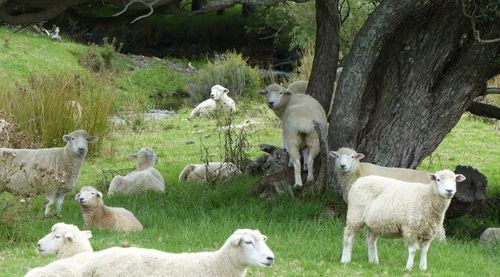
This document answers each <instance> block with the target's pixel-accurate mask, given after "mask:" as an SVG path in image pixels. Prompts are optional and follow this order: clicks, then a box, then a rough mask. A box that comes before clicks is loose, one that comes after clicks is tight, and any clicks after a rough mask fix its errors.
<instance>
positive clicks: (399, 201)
mask: <svg viewBox="0 0 500 277" xmlns="http://www.w3.org/2000/svg"><path fill="white" fill-rule="evenodd" d="M463 180H465V177H464V176H463V175H462V174H455V173H453V172H452V171H450V170H442V171H438V172H436V173H435V174H431V175H430V180H429V182H428V183H427V184H423V183H410V182H404V181H399V180H396V179H392V178H387V177H380V176H373V175H372V176H367V177H361V178H359V179H358V180H357V181H356V182H355V183H354V184H353V185H352V187H351V190H350V191H349V196H348V203H349V206H348V209H347V219H346V227H345V229H344V249H343V252H342V259H341V262H342V263H344V264H347V263H349V262H350V261H351V252H352V245H353V240H354V236H355V235H356V233H357V232H358V231H359V229H361V228H362V227H363V226H366V227H367V229H368V236H367V244H368V261H369V262H370V263H375V264H378V254H377V245H376V243H377V239H378V237H380V236H382V237H402V238H403V239H404V241H405V243H406V244H407V246H408V261H407V263H406V269H412V267H413V260H414V257H415V252H416V251H417V249H418V248H419V245H421V247H422V248H421V251H422V252H421V255H420V270H422V271H425V270H427V251H428V250H429V246H430V243H431V241H432V239H433V238H434V236H435V235H436V233H437V232H438V231H439V228H440V226H442V224H443V220H444V215H445V213H446V209H447V208H448V206H449V205H450V202H451V198H452V197H453V195H454V194H455V192H456V182H461V181H463Z"/></svg>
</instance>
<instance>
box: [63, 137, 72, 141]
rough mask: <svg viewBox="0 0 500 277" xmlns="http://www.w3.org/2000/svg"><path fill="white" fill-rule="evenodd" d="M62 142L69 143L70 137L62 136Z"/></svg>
mask: <svg viewBox="0 0 500 277" xmlns="http://www.w3.org/2000/svg"><path fill="white" fill-rule="evenodd" d="M63 141H65V142H69V141H71V136H70V135H64V136H63Z"/></svg>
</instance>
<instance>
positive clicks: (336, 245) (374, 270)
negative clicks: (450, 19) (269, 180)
mask: <svg viewBox="0 0 500 277" xmlns="http://www.w3.org/2000/svg"><path fill="white" fill-rule="evenodd" d="M4 34H8V35H9V36H11V40H10V47H11V48H9V49H4V48H3V45H0V66H1V68H0V79H1V80H2V82H3V83H2V84H3V85H6V84H7V85H9V84H10V85H13V84H14V83H16V82H20V83H22V82H24V81H25V80H26V79H27V78H29V77H30V76H31V75H32V74H36V73H38V72H42V71H53V72H58V71H59V72H65V71H66V70H68V69H70V70H71V71H75V72H77V71H78V70H85V69H84V68H82V67H81V66H80V65H79V64H78V63H77V55H75V54H74V53H83V52H84V51H85V49H86V48H85V47H84V46H81V45H78V44H73V43H71V42H64V43H62V44H54V43H50V42H47V39H46V38H42V37H36V36H34V35H31V34H17V35H14V34H13V33H12V32H11V31H8V30H5V29H1V28H0V36H1V35H4ZM0 42H1V41H0ZM46 45H49V46H46ZM39 49H41V50H39ZM21 52H25V53H26V55H27V56H23V57H18V56H19V55H21ZM57 53H60V55H61V56H62V57H61V61H59V60H58V59H56V60H53V59H50V58H48V57H50V56H51V55H54V56H58V55H59V54H57ZM23 59H24V60H23ZM28 60H29V61H28ZM134 62H135V61H134V59H129V58H128V57H122V56H120V57H119V59H118V65H119V66H120V67H123V68H127V67H130V66H132V67H133V66H134ZM166 65H167V62H166V61H165V60H158V61H156V62H152V63H150V62H148V63H147V64H145V65H144V67H142V68H140V69H137V68H134V70H130V71H126V73H124V75H120V74H118V73H116V72H110V73H109V74H111V77H110V78H115V79H114V80H115V83H113V82H112V85H113V86H114V87H115V88H116V90H117V91H118V93H120V94H121V96H120V97H122V98H123V99H130V98H134V97H137V98H138V100H137V101H136V102H138V103H139V104H140V105H141V106H146V107H147V106H150V105H151V102H150V100H151V99H150V97H149V96H151V95H154V94H155V93H164V94H167V95H168V94H169V93H171V92H172V91H174V90H178V89H180V87H181V83H182V82H183V80H182V78H183V77H181V76H179V75H178V74H176V73H175V72H171V71H169V70H168V67H167V66H166ZM30 74H31V75H30ZM113 74H116V75H113ZM162 80H163V81H162ZM144 95H146V97H145V96H144ZM141 97H142V98H141ZM123 101H125V100H123ZM120 103H122V102H120ZM143 108H144V107H143ZM238 108H239V110H238V114H237V118H236V120H235V121H234V122H235V123H240V122H242V121H244V120H246V119H253V120H254V121H256V125H255V126H254V127H253V128H250V129H247V136H248V140H249V145H250V149H249V151H248V153H249V155H250V157H251V158H256V157H257V156H259V155H260V153H259V150H258V144H260V143H269V144H277V145H279V144H280V141H281V139H280V131H279V129H278V124H277V120H276V118H275V116H274V114H273V113H272V112H271V111H270V110H269V109H268V108H267V107H266V106H265V104H264V103H263V100H262V101H261V102H259V101H258V100H252V101H243V102H240V103H238ZM122 110H123V107H118V108H117V111H122ZM138 110H140V109H138ZM188 114H189V109H187V108H184V109H181V110H180V111H179V113H178V114H177V115H175V116H173V117H171V118H168V119H164V120H161V121H155V122H143V121H141V120H138V121H136V122H133V123H132V124H129V125H125V126H120V127H116V128H113V129H112V131H111V133H110V135H109V136H108V137H107V138H106V139H103V144H102V148H101V152H100V153H99V154H95V153H91V155H90V157H89V158H88V159H87V161H86V162H85V164H84V166H83V168H82V172H81V176H80V178H79V180H78V184H77V186H78V187H81V186H86V185H91V186H95V187H97V188H98V189H100V190H101V191H103V192H106V186H107V184H109V181H110V174H109V173H107V172H109V171H113V170H115V171H116V170H120V169H129V168H132V167H133V166H134V160H132V159H128V158H127V154H129V153H133V152H136V151H137V150H138V149H139V148H140V147H142V146H150V147H152V148H153V149H154V150H155V151H156V153H157V154H158V156H159V159H160V160H159V163H158V166H157V168H158V170H159V171H160V172H161V173H162V175H163V176H164V178H165V181H166V192H165V193H164V194H145V195H140V196H132V197H125V196H116V197H113V198H108V197H107V196H106V193H105V197H104V200H105V203H106V204H107V205H108V206H121V207H125V208H127V209H129V210H131V211H133V212H134V213H135V215H136V216H137V217H138V218H139V220H140V221H141V222H142V223H143V225H144V227H145V229H144V231H143V232H137V233H116V232H110V231H102V230H98V229H92V232H93V238H92V239H91V242H92V245H93V247H94V249H95V250H100V249H104V248H107V247H111V246H139V247H148V248H156V249H161V250H164V251H169V252H181V251H201V250H213V249H217V248H219V247H220V246H221V245H222V244H223V243H224V241H225V240H226V239H227V237H228V236H229V235H230V234H231V233H232V232H233V231H234V230H235V229H237V228H256V229H259V230H261V232H262V233H264V234H266V235H267V236H268V237H269V240H268V244H269V246H270V247H271V249H272V250H273V251H274V253H275V256H276V264H275V265H274V266H273V267H271V268H269V269H261V268H251V269H250V271H249V276H401V275H404V276H408V275H415V276H472V275H475V276H499V275H500V264H499V262H498V261H499V260H500V253H499V250H498V246H497V247H496V248H493V247H484V246H481V245H479V243H478V241H477V240H474V239H473V240H465V239H463V238H461V237H451V238H449V239H448V240H447V242H446V243H441V242H434V243H433V244H432V246H431V248H430V251H429V257H428V262H429V270H428V272H426V273H420V272H419V271H418V269H414V271H413V272H412V273H411V274H409V273H407V272H406V271H404V270H403V269H404V266H405V262H406V258H407V250H406V248H405V246H404V244H403V242H402V241H401V240H388V239H381V240H379V243H378V247H379V256H380V265H378V266H373V265H370V264H368V262H367V251H366V245H365V239H364V236H365V235H364V233H363V234H361V235H360V236H359V237H358V238H357V240H356V243H355V247H354V250H353V262H352V263H350V264H349V265H348V266H347V267H344V266H343V265H341V264H340V262H339V261H340V256H341V251H342V246H341V245H342V232H343V227H344V221H345V219H344V218H343V217H342V216H340V217H337V216H329V215H327V214H326V213H325V212H324V211H325V206H326V204H327V203H329V202H331V201H332V199H333V195H332V192H331V190H329V191H328V192H327V194H325V195H324V196H323V197H322V198H320V199H300V200H297V199H290V198H288V197H278V198H274V199H268V200H266V199H261V198H259V197H257V196H255V195H252V194H251V193H250V189H251V188H252V186H253V184H254V183H255V182H256V181H257V180H258V178H259V177H255V176H243V177H240V178H238V179H235V180H232V181H230V182H228V183H224V184H218V185H216V186H215V187H205V186H202V185H197V184H193V183H179V182H178V181H177V178H178V174H179V172H180V171H181V169H182V168H183V167H184V165H185V164H187V163H191V162H197V163H198V162H200V161H202V160H203V159H204V158H205V155H204V154H203V149H204V148H208V149H209V150H210V151H209V158H210V159H211V160H214V161H216V160H220V157H221V155H222V148H223V147H222V145H223V141H222V140H223V135H222V134H221V131H220V129H219V128H218V127H217V124H216V121H215V120H207V119H195V120H187V117H188ZM499 135H500V133H499V132H498V131H496V130H495V125H494V124H492V123H486V122H484V121H481V120H477V119H475V118H473V117H470V116H468V115H464V116H463V118H462V119H461V121H460V122H459V123H458V125H457V126H456V127H455V128H454V129H453V130H452V131H451V132H450V134H448V136H447V137H446V138H445V140H444V141H443V142H442V143H441V145H440V146H439V147H438V148H437V149H436V151H434V153H433V154H432V155H431V157H429V158H427V159H426V160H425V161H424V162H423V163H422V165H421V168H422V169H426V170H430V171H434V170H438V169H442V168H450V169H454V168H455V166H457V165H459V164H462V165H471V166H473V167H475V168H477V169H479V170H480V171H481V172H483V173H484V174H485V175H487V177H488V179H489V190H488V195H490V196H492V195H495V194H498V193H500V168H499V165H500V148H499V147H498V146H499V142H500V140H499ZM61 143H62V142H61ZM74 195H75V192H73V193H71V194H69V195H68V196H67V198H66V201H65V203H64V205H63V215H62V221H64V222H66V223H72V224H76V225H78V226H80V227H82V228H83V219H82V217H81V213H80V209H79V206H78V203H77V202H76V201H74V200H73V197H74ZM43 205H44V203H43V198H42V197H39V198H37V199H36V200H35V201H34V203H33V205H32V207H31V208H29V209H27V208H26V207H25V206H22V204H20V203H18V202H15V201H13V200H12V198H11V197H10V196H9V195H7V194H3V195H0V218H3V221H2V222H0V276H2V277H4V276H7V277H10V276H22V275H23V274H24V273H26V272H27V271H28V270H29V269H30V268H33V267H37V266H41V265H45V264H47V263H49V262H50V261H52V260H54V258H53V257H45V256H40V255H38V253H37V252H36V250H35V248H36V242H37V241H38V240H39V239H40V238H41V237H43V236H44V235H45V234H46V233H48V232H49V230H50V227H51V226H52V225H53V224H54V223H56V222H59V221H61V220H58V219H55V218H48V219H44V218H43ZM478 220H482V219H478ZM498 220H499V219H497V220H496V221H493V222H494V223H495V224H496V225H498V224H500V222H498ZM417 257H418V255H417Z"/></svg>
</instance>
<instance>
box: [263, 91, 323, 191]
mask: <svg viewBox="0 0 500 277" xmlns="http://www.w3.org/2000/svg"><path fill="white" fill-rule="evenodd" d="M261 94H264V95H265V96H266V99H267V105H268V106H269V108H271V109H272V110H273V111H274V113H275V114H276V115H277V116H278V117H279V118H280V119H281V129H282V139H283V146H284V148H285V149H286V151H287V152H288V153H289V155H290V162H291V163H292V164H293V168H294V178H295V184H294V187H302V178H301V164H300V157H301V155H300V152H301V151H302V154H303V157H304V163H305V164H307V181H308V182H312V181H313V179H314V176H313V161H314V158H315V157H316V156H317V155H318V154H319V137H318V134H317V133H316V131H315V130H314V126H313V120H315V121H317V122H318V123H319V124H320V125H321V126H322V127H323V129H324V130H326V128H327V120H326V114H325V110H324V109H323V107H322V106H321V104H320V103H319V102H318V101H317V100H316V99H314V98H313V97H312V96H310V95H307V94H302V93H292V92H290V91H287V90H283V87H281V86H279V85H276V84H272V85H269V86H267V87H266V88H265V89H264V90H262V91H261Z"/></svg>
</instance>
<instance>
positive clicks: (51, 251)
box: [37, 223, 94, 259]
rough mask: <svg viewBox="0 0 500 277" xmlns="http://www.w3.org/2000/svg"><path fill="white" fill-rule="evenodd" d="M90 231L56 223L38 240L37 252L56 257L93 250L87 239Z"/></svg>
mask: <svg viewBox="0 0 500 277" xmlns="http://www.w3.org/2000/svg"><path fill="white" fill-rule="evenodd" d="M91 237H92V233H91V232H90V231H80V229H78V227H77V226H75V225H72V224H65V223H56V224H54V225H53V226H52V231H51V232H50V233H48V234H47V235H46V236H45V237H43V238H42V239H40V240H39V241H38V244H37V246H38V248H37V249H38V252H39V253H40V254H42V255H56V258H57V259H63V258H67V257H71V256H73V255H76V254H78V253H81V252H93V251H94V250H93V249H92V246H91V245H90V242H89V239H90V238H91Z"/></svg>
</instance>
